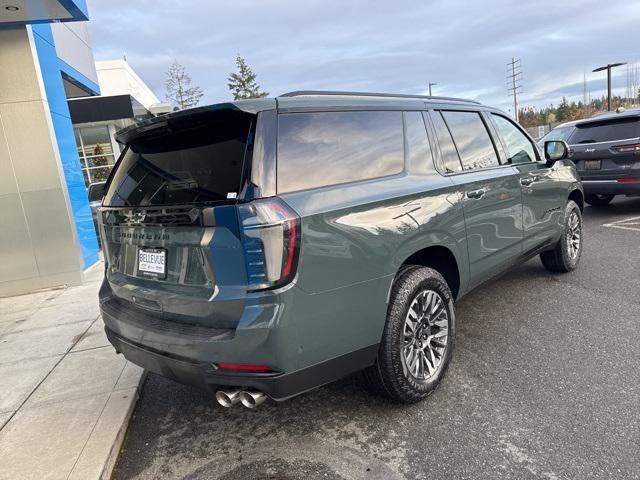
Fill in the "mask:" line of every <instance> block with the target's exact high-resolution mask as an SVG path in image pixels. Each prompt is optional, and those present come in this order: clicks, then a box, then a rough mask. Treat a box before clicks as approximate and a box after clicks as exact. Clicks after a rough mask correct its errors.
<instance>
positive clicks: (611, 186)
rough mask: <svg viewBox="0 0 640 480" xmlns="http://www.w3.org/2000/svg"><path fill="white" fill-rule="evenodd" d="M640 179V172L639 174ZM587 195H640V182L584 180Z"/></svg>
mask: <svg viewBox="0 0 640 480" xmlns="http://www.w3.org/2000/svg"><path fill="white" fill-rule="evenodd" d="M638 176H639V177H640V172H639V173H638ZM582 186H583V187H584V193H585V195H640V182H619V181H618V180H582Z"/></svg>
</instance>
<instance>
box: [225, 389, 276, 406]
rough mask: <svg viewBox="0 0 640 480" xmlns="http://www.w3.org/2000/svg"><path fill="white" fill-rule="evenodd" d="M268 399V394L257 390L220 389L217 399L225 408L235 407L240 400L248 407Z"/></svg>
mask: <svg viewBox="0 0 640 480" xmlns="http://www.w3.org/2000/svg"><path fill="white" fill-rule="evenodd" d="M266 399H267V396H266V395H265V394H264V393H262V392H259V391H257V390H218V391H217V392H216V400H217V401H218V403H219V404H220V405H222V406H223V407H225V408H229V407H233V406H234V405H235V404H236V403H238V402H240V403H242V405H244V406H245V407H247V408H256V407H257V406H259V405H260V404H261V403H262V402H264V401H265V400H266Z"/></svg>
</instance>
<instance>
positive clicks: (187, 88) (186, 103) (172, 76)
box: [165, 60, 203, 109]
mask: <svg viewBox="0 0 640 480" xmlns="http://www.w3.org/2000/svg"><path fill="white" fill-rule="evenodd" d="M165 86H166V89H167V93H166V95H165V96H166V98H167V101H169V102H171V103H172V104H173V105H176V106H178V108H180V109H185V108H191V107H195V106H196V105H198V102H200V98H202V95H203V92H202V89H201V88H200V87H197V86H194V87H192V86H191V77H190V76H189V74H188V73H187V72H186V69H185V68H184V66H183V65H180V64H179V63H178V62H177V61H176V60H174V61H173V63H172V64H171V66H170V67H169V70H167V79H166V80H165Z"/></svg>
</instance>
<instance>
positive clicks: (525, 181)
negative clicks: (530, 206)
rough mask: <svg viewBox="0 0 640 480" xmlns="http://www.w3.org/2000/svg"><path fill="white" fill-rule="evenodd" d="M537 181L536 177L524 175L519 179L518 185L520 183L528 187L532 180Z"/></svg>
mask: <svg viewBox="0 0 640 480" xmlns="http://www.w3.org/2000/svg"><path fill="white" fill-rule="evenodd" d="M537 181H538V177H524V178H521V179H520V185H522V186H523V187H528V186H529V185H531V184H532V183H533V182H537Z"/></svg>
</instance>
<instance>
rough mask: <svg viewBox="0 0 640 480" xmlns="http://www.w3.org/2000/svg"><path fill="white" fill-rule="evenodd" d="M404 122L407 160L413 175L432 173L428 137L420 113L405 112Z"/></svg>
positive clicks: (431, 158)
mask: <svg viewBox="0 0 640 480" xmlns="http://www.w3.org/2000/svg"><path fill="white" fill-rule="evenodd" d="M404 122H405V126H406V130H405V135H406V138H407V158H408V159H409V166H410V168H411V170H412V171H413V172H415V173H428V172H432V171H433V157H432V155H431V147H430V146H429V137H428V136H427V129H426V127H425V124H424V119H423V118H422V113H421V112H405V114H404Z"/></svg>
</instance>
